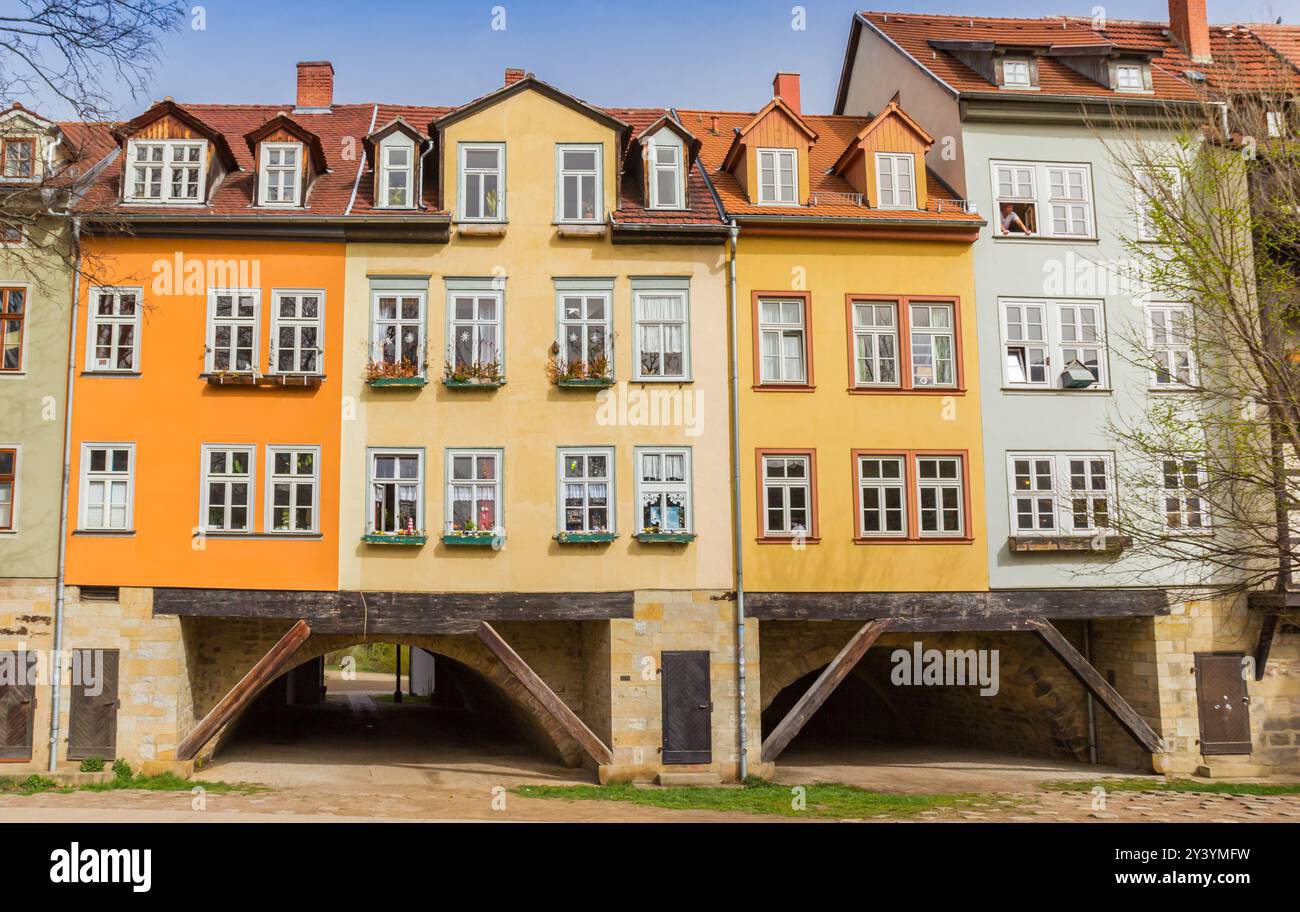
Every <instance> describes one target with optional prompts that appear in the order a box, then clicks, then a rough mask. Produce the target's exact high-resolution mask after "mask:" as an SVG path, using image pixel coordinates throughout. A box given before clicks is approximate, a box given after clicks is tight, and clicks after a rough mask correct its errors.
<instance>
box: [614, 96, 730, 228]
mask: <svg viewBox="0 0 1300 912" xmlns="http://www.w3.org/2000/svg"><path fill="white" fill-rule="evenodd" d="M606 113H608V114H611V115H613V116H614V117H617V118H618V119H619V120H621V121H623V122H625V123H627V124H628V125H630V126H631V127H632V131H631V133H630V134H629V136H628V148H627V149H625V150H624V152H625V154H627V153H630V154H639V153H637V152H636V151H635V150H634V149H633V143H635V142H636V140H637V137H639V136H640V135H641V134H642V133H643V132H644V131H645V130H646V128H647V127H650V126H652V125H653V124H654V123H655V122H656V121H658V120H660V119H662V118H663V117H664V116H665V115H667V114H669V112H668V111H666V110H664V109H662V108H607V109H606ZM686 130H687V132H689V133H692V134H694V135H695V138H696V139H699V135H698V134H696V133H695V131H694V130H691V129H690V128H689V127H687V128H686ZM623 184H624V186H623V187H621V188H620V190H619V201H618V210H617V211H616V212H615V213H614V221H615V222H616V223H618V224H634V225H721V224H722V223H723V222H722V215H721V213H719V212H718V207H717V204H716V203H714V201H713V195H712V194H711V193H709V187H708V184H706V183H705V181H704V176H703V175H702V174H701V173H700V169H699V167H698V166H697V167H692V168H691V170H690V172H689V173H688V174H687V177H686V208H685V209H676V210H673V209H650V208H647V206H646V201H645V200H644V199H643V197H644V191H643V190H642V189H641V186H640V179H639V177H638V176H637V174H636V173H635V172H634V171H633V170H632V169H631V168H626V169H624V179H623Z"/></svg>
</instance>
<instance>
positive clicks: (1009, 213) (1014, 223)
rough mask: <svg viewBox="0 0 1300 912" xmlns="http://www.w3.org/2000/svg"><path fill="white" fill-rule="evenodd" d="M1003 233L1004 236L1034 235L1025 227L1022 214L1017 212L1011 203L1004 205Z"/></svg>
mask: <svg viewBox="0 0 1300 912" xmlns="http://www.w3.org/2000/svg"><path fill="white" fill-rule="evenodd" d="M1002 233H1003V234H1032V233H1033V232H1031V231H1030V230H1029V228H1028V226H1026V225H1025V222H1024V220H1023V219H1022V218H1021V217H1020V214H1019V213H1018V212H1016V209H1015V207H1014V206H1012V205H1011V204H1010V203H1003V204H1002Z"/></svg>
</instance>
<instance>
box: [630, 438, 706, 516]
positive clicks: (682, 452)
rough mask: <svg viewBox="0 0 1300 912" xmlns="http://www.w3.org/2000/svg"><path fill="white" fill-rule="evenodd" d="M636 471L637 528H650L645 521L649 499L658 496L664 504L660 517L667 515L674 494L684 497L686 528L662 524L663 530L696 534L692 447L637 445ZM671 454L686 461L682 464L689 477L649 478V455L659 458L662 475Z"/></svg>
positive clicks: (634, 470)
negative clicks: (647, 475) (668, 502)
mask: <svg viewBox="0 0 1300 912" xmlns="http://www.w3.org/2000/svg"><path fill="white" fill-rule="evenodd" d="M632 452H633V456H632V459H633V473H632V477H633V480H634V481H635V488H636V490H635V494H636V528H637V530H638V531H643V530H645V529H647V528H649V527H648V526H647V525H646V523H645V507H646V498H647V497H649V496H652V495H653V496H657V497H658V498H659V504H660V511H661V512H660V517H661V518H662V516H663V512H662V511H663V509H664V505H665V504H666V499H667V498H668V497H670V496H673V495H678V496H680V497H681V498H682V501H683V506H682V528H680V529H670V528H667V527H665V526H664V525H663V523H662V522H661V523H660V525H659V531H660V533H668V534H686V535H692V534H694V532H695V496H694V488H695V468H694V465H693V455H692V452H691V448H690V447H649V446H648V447H636V448H634V449H633V451H632ZM670 456H679V457H681V459H682V460H683V462H682V466H683V468H684V470H685V477H684V478H683V480H682V481H667V480H664V479H663V478H660V479H659V480H657V481H656V480H647V479H646V478H645V477H644V476H645V462H644V460H646V459H647V458H655V457H657V458H658V459H659V466H660V474H661V475H662V474H664V467H665V466H666V465H667V459H668V457H670Z"/></svg>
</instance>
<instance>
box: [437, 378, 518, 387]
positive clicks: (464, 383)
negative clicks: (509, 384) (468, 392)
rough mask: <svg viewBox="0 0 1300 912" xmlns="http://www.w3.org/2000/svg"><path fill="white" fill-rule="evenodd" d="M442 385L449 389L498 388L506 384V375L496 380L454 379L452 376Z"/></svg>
mask: <svg viewBox="0 0 1300 912" xmlns="http://www.w3.org/2000/svg"><path fill="white" fill-rule="evenodd" d="M442 385H443V386H445V387H447V389H496V388H497V387H499V386H505V385H506V378H505V377H498V378H496V379H495V380H485V379H477V378H476V379H474V380H454V379H452V378H450V377H448V378H446V379H444V380H443V381H442Z"/></svg>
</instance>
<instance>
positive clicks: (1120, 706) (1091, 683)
mask: <svg viewBox="0 0 1300 912" xmlns="http://www.w3.org/2000/svg"><path fill="white" fill-rule="evenodd" d="M1031 627H1032V628H1033V630H1034V632H1035V633H1037V634H1038V636H1039V638H1040V639H1042V641H1043V642H1044V643H1045V644H1046V645H1047V648H1048V649H1050V650H1052V652H1054V653H1056V655H1057V658H1059V659H1060V660H1061V661H1062V662H1064V663H1065V667H1066V668H1068V669H1069V670H1070V673H1071V674H1073V675H1074V676H1075V677H1076V678H1078V679H1079V683H1081V684H1082V685H1083V686H1084V687H1086V688H1088V690H1089V691H1091V692H1092V695H1093V696H1094V697H1096V698H1097V699H1098V700H1100V701H1101V705H1102V706H1105V707H1106V709H1107V710H1109V711H1110V714H1111V715H1113V716H1114V717H1115V719H1116V721H1118V722H1119V724H1120V725H1122V726H1124V727H1125V728H1126V729H1128V732H1129V734H1131V735H1132V736H1133V738H1134V739H1135V740H1136V741H1137V742H1138V743H1139V744H1141V745H1142V746H1143V747H1145V748H1146V749H1147V750H1149V751H1150V752H1151V753H1153V754H1159V753H1162V752H1163V751H1164V746H1163V745H1162V744H1161V743H1160V736H1159V735H1157V734H1156V733H1155V730H1154V729H1153V728H1152V727H1151V726H1150V725H1148V724H1147V721H1146V719H1143V718H1142V717H1141V716H1140V715H1138V713H1137V710H1135V709H1134V708H1133V707H1132V706H1130V705H1129V703H1128V701H1127V700H1125V699H1124V698H1123V697H1121V696H1120V695H1119V692H1118V691H1117V690H1115V688H1113V687H1111V686H1110V684H1108V683H1107V682H1106V679H1105V678H1104V677H1102V676H1101V673H1100V672H1099V671H1097V669H1096V668H1094V667H1093V666H1092V663H1090V662H1089V661H1088V660H1087V659H1085V658H1084V657H1083V656H1082V655H1081V654H1080V652H1079V650H1077V649H1075V648H1074V647H1073V646H1072V645H1070V641H1069V640H1067V639H1066V638H1065V637H1064V636H1062V635H1061V631H1059V630H1057V629H1056V627H1055V626H1054V625H1053V624H1052V622H1051V621H1049V620H1048V619H1047V618H1042V617H1040V618H1034V619H1033V621H1032V623H1031Z"/></svg>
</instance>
